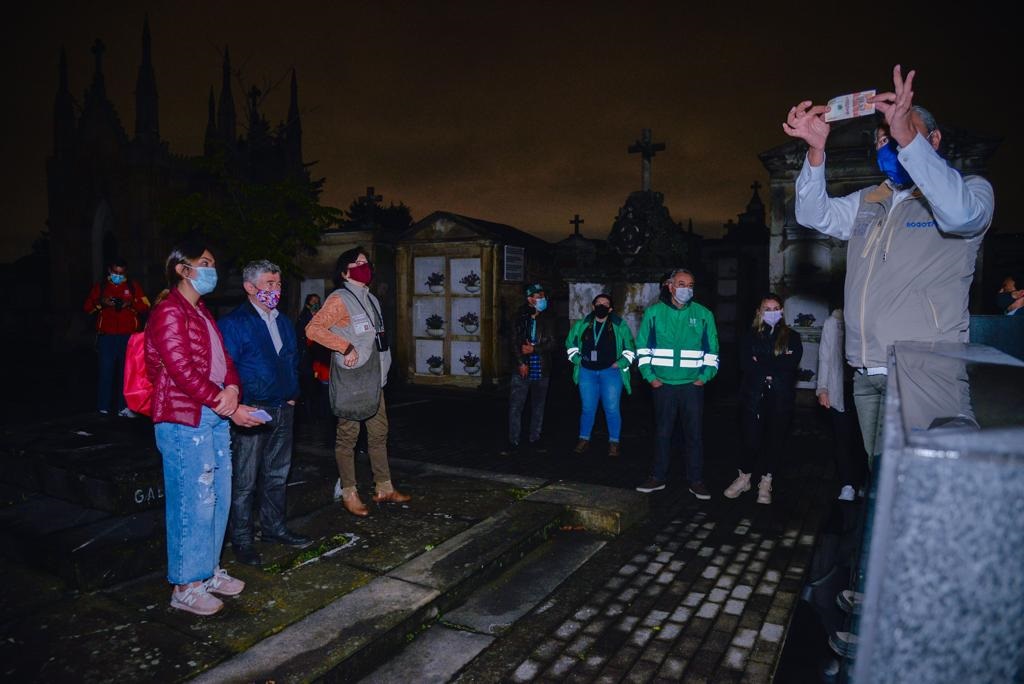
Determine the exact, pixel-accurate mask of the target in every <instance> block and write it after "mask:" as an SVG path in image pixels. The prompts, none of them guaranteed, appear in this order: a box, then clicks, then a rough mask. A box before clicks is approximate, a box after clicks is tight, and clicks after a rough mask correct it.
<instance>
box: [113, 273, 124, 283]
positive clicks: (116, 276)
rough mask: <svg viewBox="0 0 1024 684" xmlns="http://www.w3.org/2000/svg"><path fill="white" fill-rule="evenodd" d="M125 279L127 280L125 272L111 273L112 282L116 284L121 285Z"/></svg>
mask: <svg viewBox="0 0 1024 684" xmlns="http://www.w3.org/2000/svg"><path fill="white" fill-rule="evenodd" d="M124 281H125V276H124V274H123V273H111V274H110V282H112V283H114V284H115V285H120V284H121V283H123V282H124Z"/></svg>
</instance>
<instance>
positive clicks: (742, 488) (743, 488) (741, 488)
mask: <svg viewBox="0 0 1024 684" xmlns="http://www.w3.org/2000/svg"><path fill="white" fill-rule="evenodd" d="M736 472H738V473H739V476H738V477H737V478H736V479H735V480H733V481H732V484H731V485H729V486H728V487H726V488H725V492H724V494H725V498H727V499H735V498H736V497H737V496H739V495H740V494H742V493H743V492H747V491H750V473H745V472H743V471H742V470H738V471H736Z"/></svg>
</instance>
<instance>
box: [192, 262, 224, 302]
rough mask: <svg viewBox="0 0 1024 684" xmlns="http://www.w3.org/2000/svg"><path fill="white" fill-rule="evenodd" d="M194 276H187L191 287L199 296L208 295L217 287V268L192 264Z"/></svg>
mask: <svg viewBox="0 0 1024 684" xmlns="http://www.w3.org/2000/svg"><path fill="white" fill-rule="evenodd" d="M192 272H193V273H195V275H196V277H195V278H189V279H188V281H189V282H190V283H192V287H193V288H195V291H196V292H198V293H199V295H200V296H202V295H208V294H210V293H211V292H213V290H214V288H216V287H217V269H215V268H213V267H212V266H192Z"/></svg>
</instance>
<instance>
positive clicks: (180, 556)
mask: <svg viewBox="0 0 1024 684" xmlns="http://www.w3.org/2000/svg"><path fill="white" fill-rule="evenodd" d="M154 431H155V433H156V447H157V449H159V450H160V455H161V456H162V457H163V466H164V496H165V499H164V501H165V504H166V506H165V510H166V526H167V579H168V581H170V583H171V584H188V583H189V582H195V581H199V580H205V579H208V578H210V577H212V576H213V573H214V571H215V570H216V569H217V567H218V566H219V565H220V553H221V548H222V547H223V545H224V532H225V530H226V529H227V526H228V513H229V511H230V510H231V430H230V429H229V425H228V421H227V420H225V419H224V418H221V417H220V416H218V415H217V414H216V413H214V412H213V411H212V410H210V409H209V408H207V407H205V406H204V407H203V412H202V415H201V416H200V417H199V425H197V426H196V427H190V426H188V425H179V424H178V423H157V424H156V425H155V426H154Z"/></svg>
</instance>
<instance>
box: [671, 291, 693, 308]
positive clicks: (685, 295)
mask: <svg viewBox="0 0 1024 684" xmlns="http://www.w3.org/2000/svg"><path fill="white" fill-rule="evenodd" d="M673 295H674V296H675V298H676V300H677V301H680V302H682V303H683V304H685V303H686V302H688V301H690V300H691V299H693V288H692V287H677V288H676V289H675V291H674V292H673Z"/></svg>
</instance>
